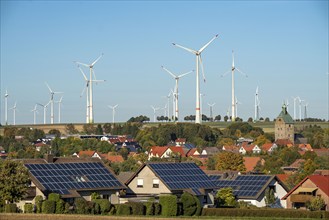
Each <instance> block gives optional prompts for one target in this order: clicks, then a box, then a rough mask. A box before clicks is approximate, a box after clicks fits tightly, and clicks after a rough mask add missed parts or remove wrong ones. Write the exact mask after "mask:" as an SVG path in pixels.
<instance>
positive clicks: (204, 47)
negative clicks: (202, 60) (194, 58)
mask: <svg viewBox="0 0 329 220" xmlns="http://www.w3.org/2000/svg"><path fill="white" fill-rule="evenodd" d="M217 37H218V34H216V35H215V37H213V38H212V39H211V40H210V41H209V42H208V43H207V44H205V45H204V46H203V47H202V48H201V49H200V50H199V51H198V52H199V53H201V52H202V51H203V50H204V49H206V47H208V46H209V44H211V42H213V41H214V40H215V39H216V38H217Z"/></svg>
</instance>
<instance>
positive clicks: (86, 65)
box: [75, 61, 90, 68]
mask: <svg viewBox="0 0 329 220" xmlns="http://www.w3.org/2000/svg"><path fill="white" fill-rule="evenodd" d="M75 63H76V64H79V65H82V66H85V67H88V68H89V67H90V66H89V65H88V64H85V63H80V62H78V61H75Z"/></svg>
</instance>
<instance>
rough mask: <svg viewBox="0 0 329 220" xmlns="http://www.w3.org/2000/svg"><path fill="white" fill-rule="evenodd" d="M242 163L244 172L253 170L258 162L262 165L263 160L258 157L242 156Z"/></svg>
mask: <svg viewBox="0 0 329 220" xmlns="http://www.w3.org/2000/svg"><path fill="white" fill-rule="evenodd" d="M243 163H244V166H245V167H246V172H247V173H248V172H252V171H254V169H255V167H256V165H257V164H258V163H260V164H261V165H264V163H265V160H264V159H262V158H260V157H243Z"/></svg>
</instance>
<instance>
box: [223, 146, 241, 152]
mask: <svg viewBox="0 0 329 220" xmlns="http://www.w3.org/2000/svg"><path fill="white" fill-rule="evenodd" d="M222 150H223V151H229V152H232V153H238V152H239V146H235V145H231V146H228V145H224V146H223V147H222Z"/></svg>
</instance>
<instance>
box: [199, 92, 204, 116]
mask: <svg viewBox="0 0 329 220" xmlns="http://www.w3.org/2000/svg"><path fill="white" fill-rule="evenodd" d="M203 96H205V94H202V93H200V115H201V121H202V114H203V113H202V105H203V103H202V97H203Z"/></svg>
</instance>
